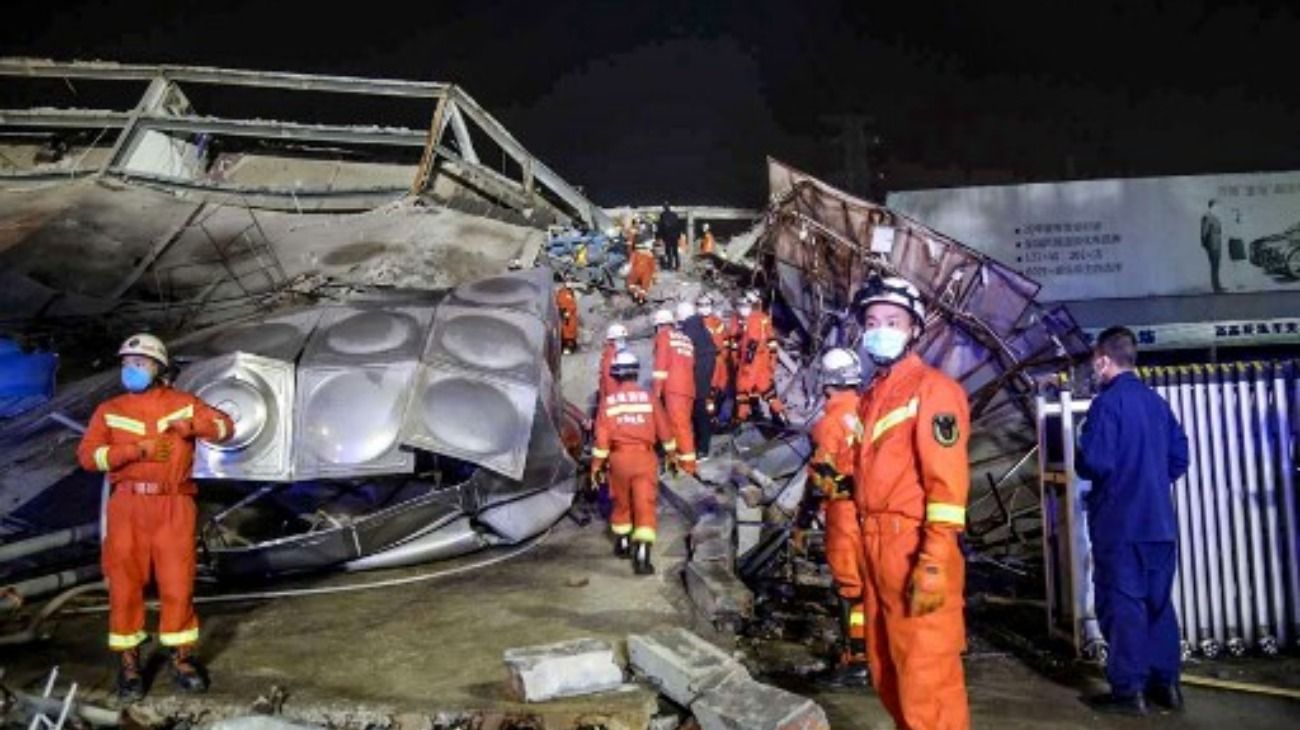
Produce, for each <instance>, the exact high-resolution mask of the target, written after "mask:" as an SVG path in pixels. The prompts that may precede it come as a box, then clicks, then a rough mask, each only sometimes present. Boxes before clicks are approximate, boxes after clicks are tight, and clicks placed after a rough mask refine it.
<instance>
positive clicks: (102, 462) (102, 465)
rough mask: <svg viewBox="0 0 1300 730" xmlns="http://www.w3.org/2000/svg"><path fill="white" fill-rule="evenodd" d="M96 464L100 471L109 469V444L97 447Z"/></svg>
mask: <svg viewBox="0 0 1300 730" xmlns="http://www.w3.org/2000/svg"><path fill="white" fill-rule="evenodd" d="M95 466H97V467H99V470H100V471H108V447H107V446H100V447H99V448H97V449H95Z"/></svg>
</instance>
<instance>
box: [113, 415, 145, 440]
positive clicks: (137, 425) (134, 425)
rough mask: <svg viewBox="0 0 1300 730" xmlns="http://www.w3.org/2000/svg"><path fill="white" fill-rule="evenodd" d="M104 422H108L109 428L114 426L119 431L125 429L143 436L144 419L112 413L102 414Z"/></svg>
mask: <svg viewBox="0 0 1300 730" xmlns="http://www.w3.org/2000/svg"><path fill="white" fill-rule="evenodd" d="M104 423H106V424H108V427H109V428H116V429H117V430H119V431H126V432H127V433H133V434H135V435H137V436H143V435H144V432H145V428H144V421H137V420H135V419H134V418H127V417H126V416H119V415H116V414H113V413H105V414H104Z"/></svg>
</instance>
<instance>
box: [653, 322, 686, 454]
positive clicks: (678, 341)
mask: <svg viewBox="0 0 1300 730" xmlns="http://www.w3.org/2000/svg"><path fill="white" fill-rule="evenodd" d="M654 348H655V366H654V373H653V379H654V391H653V392H654V398H655V402H656V403H662V404H663V406H664V408H663V411H662V412H661V413H662V415H661V418H663V419H664V421H665V423H666V424H667V426H668V430H669V431H670V432H671V433H672V435H673V445H674V446H676V447H677V453H678V457H677V458H678V461H679V462H680V464H681V467H682V470H683V471H685V472H686V473H688V474H694V473H696V459H695V432H694V431H693V430H692V428H691V411H692V410H693V409H694V408H695V346H694V345H692V344H691V338H689V337H687V336H686V335H684V334H682V333H681V332H678V331H677V330H675V329H673V328H672V327H660V328H659V331H658V332H656V333H655V343H654Z"/></svg>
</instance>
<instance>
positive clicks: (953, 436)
mask: <svg viewBox="0 0 1300 730" xmlns="http://www.w3.org/2000/svg"><path fill="white" fill-rule="evenodd" d="M933 426H934V440H935V441H937V442H939V445H940V446H944V447H948V446H952V445H954V444H956V443H957V439H959V438H961V428H960V427H959V426H958V425H957V416H956V415H955V414H952V413H936V414H935V416H934V422H933Z"/></svg>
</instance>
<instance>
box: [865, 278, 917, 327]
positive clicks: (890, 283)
mask: <svg viewBox="0 0 1300 730" xmlns="http://www.w3.org/2000/svg"><path fill="white" fill-rule="evenodd" d="M880 302H887V303H889V304H894V305H897V306H899V307H902V308H903V309H906V310H907V311H908V312H911V314H912V318H913V319H914V320H915V321H916V326H917V327H924V326H925V302H923V301H921V291H920V290H919V289H917V288H916V286H915V285H914V284H912V282H910V281H908V280H907V279H904V278H901V277H898V276H890V277H887V278H884V279H882V278H880V277H876V276H873V277H872V278H870V279H868V280H867V283H866V284H864V285H863V287H862V288H861V289H859V290H858V293H857V295H856V296H854V297H853V304H854V306H855V307H856V308H857V310H858V313H859V316H862V314H864V313H865V312H866V311H867V307H869V306H871V305H872V304H877V303H880Z"/></svg>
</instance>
